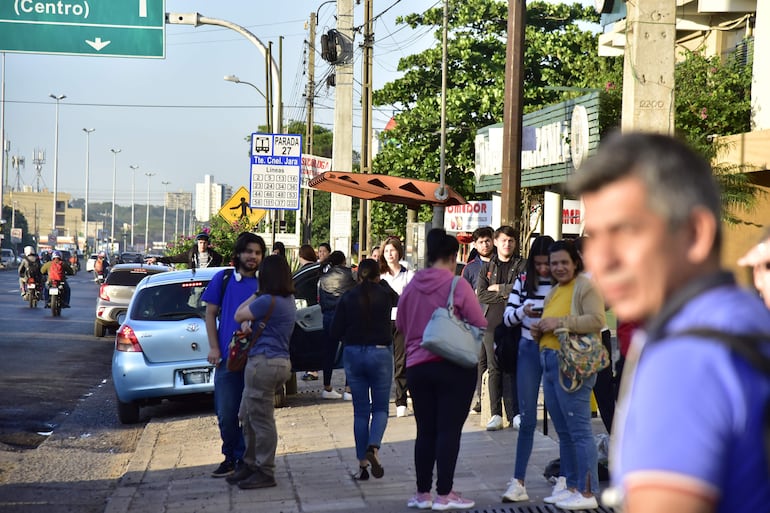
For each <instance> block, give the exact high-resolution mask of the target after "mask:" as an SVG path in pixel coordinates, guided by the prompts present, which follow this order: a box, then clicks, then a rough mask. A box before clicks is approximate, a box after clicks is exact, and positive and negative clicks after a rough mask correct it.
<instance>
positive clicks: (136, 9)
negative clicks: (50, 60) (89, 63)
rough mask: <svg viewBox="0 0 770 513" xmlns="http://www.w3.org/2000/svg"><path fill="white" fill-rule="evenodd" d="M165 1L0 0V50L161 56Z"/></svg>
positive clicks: (163, 47)
mask: <svg viewBox="0 0 770 513" xmlns="http://www.w3.org/2000/svg"><path fill="white" fill-rule="evenodd" d="M165 26H166V19H165V0H4V1H2V2H0V51H4V52H20V53H54V54H69V55H73V54H75V55H98V56H113V57H114V56H118V57H164V56H165Z"/></svg>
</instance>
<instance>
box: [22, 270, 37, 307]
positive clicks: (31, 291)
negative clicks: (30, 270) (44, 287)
mask: <svg viewBox="0 0 770 513" xmlns="http://www.w3.org/2000/svg"><path fill="white" fill-rule="evenodd" d="M24 300H25V301H28V302H29V307H30V308H37V302H38V301H40V289H39V288H38V283H36V282H35V278H34V277H33V276H30V277H28V278H27V282H26V283H25V290H24Z"/></svg>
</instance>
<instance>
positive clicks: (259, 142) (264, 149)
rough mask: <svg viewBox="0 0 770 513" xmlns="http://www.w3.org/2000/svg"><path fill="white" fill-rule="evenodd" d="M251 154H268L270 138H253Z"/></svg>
mask: <svg viewBox="0 0 770 513" xmlns="http://www.w3.org/2000/svg"><path fill="white" fill-rule="evenodd" d="M253 153H264V154H267V155H269V154H270V138H269V137H255V138H254V151H253Z"/></svg>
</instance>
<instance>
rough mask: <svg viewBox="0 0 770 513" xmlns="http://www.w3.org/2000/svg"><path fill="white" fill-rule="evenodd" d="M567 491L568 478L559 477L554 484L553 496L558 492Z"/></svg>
mask: <svg viewBox="0 0 770 513" xmlns="http://www.w3.org/2000/svg"><path fill="white" fill-rule="evenodd" d="M566 489H567V478H566V477H564V476H559V477H558V478H557V479H556V482H555V483H554V484H553V492H552V493H551V495H554V494H556V492H560V491H562V490H566Z"/></svg>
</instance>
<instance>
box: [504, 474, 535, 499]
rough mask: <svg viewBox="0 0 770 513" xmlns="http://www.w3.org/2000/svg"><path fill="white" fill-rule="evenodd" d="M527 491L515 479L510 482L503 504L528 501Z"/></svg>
mask: <svg viewBox="0 0 770 513" xmlns="http://www.w3.org/2000/svg"><path fill="white" fill-rule="evenodd" d="M528 500H529V495H527V489H526V488H525V487H524V485H523V484H521V483H519V480H518V479H516V478H515V477H513V478H511V480H510V481H508V489H507V490H505V493H504V494H503V502H519V501H528Z"/></svg>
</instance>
